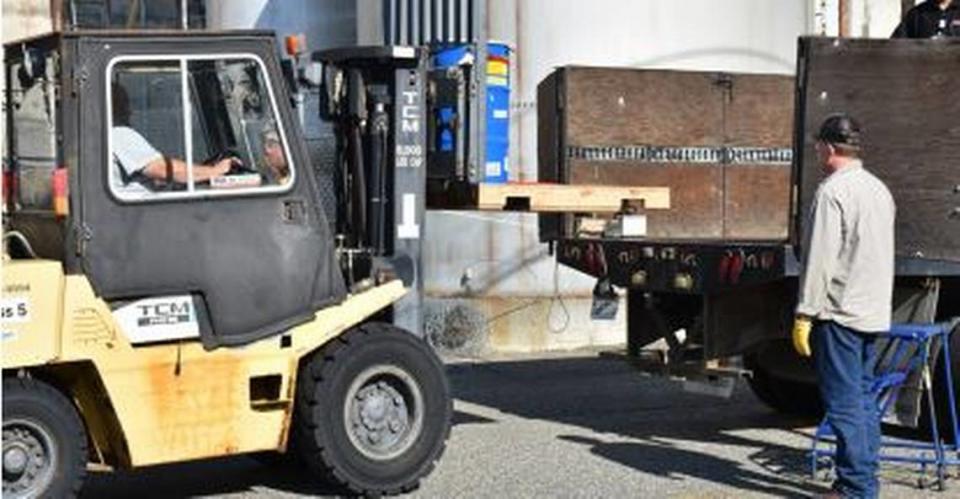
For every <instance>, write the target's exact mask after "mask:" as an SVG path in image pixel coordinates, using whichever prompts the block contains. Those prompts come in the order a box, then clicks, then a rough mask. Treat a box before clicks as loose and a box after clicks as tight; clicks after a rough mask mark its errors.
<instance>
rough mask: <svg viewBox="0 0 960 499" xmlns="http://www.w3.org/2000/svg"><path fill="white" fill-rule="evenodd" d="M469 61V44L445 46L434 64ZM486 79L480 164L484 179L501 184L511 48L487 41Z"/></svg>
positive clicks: (506, 171)
mask: <svg viewBox="0 0 960 499" xmlns="http://www.w3.org/2000/svg"><path fill="white" fill-rule="evenodd" d="M472 64H473V54H472V51H471V50H470V46H469V45H454V46H449V47H445V48H444V49H442V50H439V51H438V52H436V54H434V65H435V66H436V67H438V68H448V67H451V66H461V65H472ZM486 82H487V136H486V151H487V162H486V164H485V165H483V181H484V182H488V183H498V184H502V183H505V182H507V181H508V180H509V179H510V167H509V158H510V47H509V46H508V45H506V44H504V43H498V42H489V43H487V75H486ZM441 114H442V110H441ZM443 126H444V124H443V123H441V124H440V127H441V128H442V127H443ZM442 135H443V134H442ZM441 146H442V145H441Z"/></svg>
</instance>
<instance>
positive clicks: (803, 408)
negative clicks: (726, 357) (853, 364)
mask: <svg viewBox="0 0 960 499" xmlns="http://www.w3.org/2000/svg"><path fill="white" fill-rule="evenodd" d="M743 361H744V367H746V368H747V369H749V370H750V371H752V372H753V375H752V376H750V377H749V378H748V383H749V384H750V388H751V389H752V390H753V393H754V395H756V396H757V398H758V399H760V401H762V402H763V403H764V404H766V405H768V406H770V407H771V408H772V409H774V410H775V411H777V412H780V413H783V414H789V415H791V416H800V417H803V418H811V419H817V418H821V417H823V402H821V400H820V392H819V390H818V389H817V385H816V384H815V383H805V382H803V381H798V380H793V379H788V378H785V377H782V376H777V375H776V374H775V373H773V372H771V371H769V370H767V369H765V368H764V367H763V365H762V364H761V363H760V362H758V361H757V359H756V354H747V355H745V356H744V359H743Z"/></svg>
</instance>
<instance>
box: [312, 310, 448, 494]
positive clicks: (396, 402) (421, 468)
mask: <svg viewBox="0 0 960 499" xmlns="http://www.w3.org/2000/svg"><path fill="white" fill-rule="evenodd" d="M451 414H452V402H451V399H450V390H449V387H448V385H447V381H446V377H445V375H444V371H443V364H442V363H441V362H440V360H439V359H438V358H437V356H436V354H435V353H434V352H433V350H431V349H430V347H429V345H427V343H426V342H424V341H423V340H421V339H419V338H417V337H415V336H414V335H412V334H409V333H407V332H405V331H403V330H400V329H398V328H395V327H393V326H390V325H387V324H379V323H371V324H365V325H363V326H360V327H358V328H356V329H354V330H352V331H350V332H348V333H346V334H344V335H343V336H341V337H340V338H337V339H335V340H333V341H332V342H331V343H330V344H328V345H327V346H325V347H324V348H323V349H321V350H320V351H319V352H317V353H316V354H315V355H314V356H313V357H312V358H311V359H310V360H309V362H308V363H306V364H305V365H304V366H303V368H302V371H301V373H300V383H299V386H298V389H297V414H296V415H295V418H294V419H295V421H296V423H295V425H296V427H295V430H296V434H295V436H294V438H296V439H297V447H298V449H299V451H300V453H301V456H302V457H303V459H304V461H305V462H306V463H307V464H308V465H309V466H310V468H311V469H313V470H315V471H318V472H320V473H321V474H322V475H323V477H324V478H325V479H327V480H329V481H332V482H334V483H336V484H339V485H341V486H343V487H346V488H347V489H349V490H350V491H351V492H353V493H357V494H364V495H383V494H396V493H400V492H405V491H408V490H412V489H414V488H416V486H417V485H418V483H419V481H420V479H421V478H423V477H424V476H426V475H427V474H428V473H429V472H430V471H431V470H432V469H433V466H434V463H435V462H436V461H437V459H439V457H440V455H441V454H442V453H443V450H444V447H445V445H446V440H447V437H448V436H449V434H450V419H451Z"/></svg>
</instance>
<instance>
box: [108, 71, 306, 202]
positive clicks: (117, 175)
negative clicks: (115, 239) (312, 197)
mask: <svg viewBox="0 0 960 499" xmlns="http://www.w3.org/2000/svg"><path fill="white" fill-rule="evenodd" d="M108 75H109V82H110V84H109V86H110V88H109V98H108V106H109V112H108V113H107V116H108V117H109V119H110V123H109V129H110V133H109V134H108V137H109V139H108V143H109V151H110V164H109V170H108V171H109V178H110V188H111V191H112V192H113V194H114V195H115V196H116V197H117V198H119V199H121V200H124V201H135V200H142V199H152V198H158V197H170V196H189V195H191V194H194V193H197V192H198V191H206V192H204V193H203V194H204V195H211V194H226V193H237V192H250V191H264V190H284V189H286V188H287V186H288V185H289V184H290V182H291V181H292V174H293V168H291V165H290V161H289V159H288V158H290V154H289V149H288V145H287V142H286V140H285V139H284V133H283V129H282V128H283V127H282V125H281V123H280V122H279V120H278V119H277V112H276V102H275V99H274V97H273V91H272V89H271V88H270V86H269V81H268V80H267V78H266V77H265V74H264V71H263V68H262V63H260V62H259V60H258V59H256V58H255V57H254V56H235V57H233V56H231V57H224V56H220V57H216V58H213V57H206V56H189V57H165V56H159V57H157V56H149V57H146V56H144V57H124V58H120V59H117V60H115V61H114V62H113V63H111V64H110V66H109V68H108Z"/></svg>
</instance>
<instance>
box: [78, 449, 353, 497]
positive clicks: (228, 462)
mask: <svg viewBox="0 0 960 499" xmlns="http://www.w3.org/2000/svg"><path fill="white" fill-rule="evenodd" d="M308 473H309V472H308V471H307V470H306V469H304V468H302V467H300V466H297V465H295V464H292V463H289V464H288V463H283V464H280V463H271V464H265V463H263V462H260V461H258V460H257V459H254V458H253V457H248V456H235V457H228V458H221V459H205V460H202V461H193V462H187V463H178V464H170V465H160V466H151V467H148V468H143V469H139V470H135V471H130V472H119V473H93V474H91V475H90V476H89V477H88V479H87V484H86V486H84V489H83V493H82V494H81V497H83V498H98V499H99V498H112V497H117V498H119V497H124V498H127V497H135V498H137V499H153V498H157V499H159V498H164V499H167V498H180V497H198V496H216V495H220V494H240V493H251V494H252V493H257V492H259V493H264V492H265V491H267V490H269V491H270V492H272V493H274V494H276V493H277V492H281V493H289V494H297V495H308V496H335V495H337V493H338V490H339V489H337V488H336V487H334V486H332V485H326V484H323V483H319V482H317V481H316V480H313V479H311V478H310V476H309V474H308Z"/></svg>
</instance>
